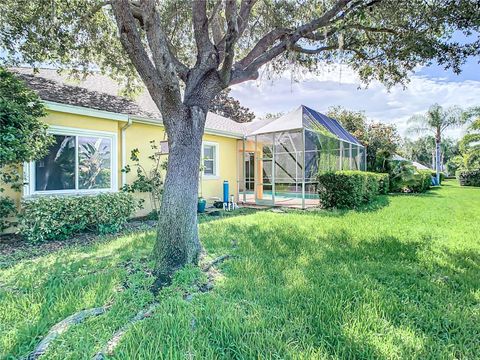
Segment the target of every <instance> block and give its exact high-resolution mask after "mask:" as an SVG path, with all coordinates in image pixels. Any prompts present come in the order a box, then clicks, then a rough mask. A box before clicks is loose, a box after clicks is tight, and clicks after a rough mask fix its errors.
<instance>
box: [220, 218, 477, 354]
mask: <svg viewBox="0 0 480 360" xmlns="http://www.w3.org/2000/svg"><path fill="white" fill-rule="evenodd" d="M232 226H235V227H236V230H235V231H236V233H237V234H238V233H240V234H242V236H241V238H242V239H243V242H242V241H241V242H240V244H241V245H240V248H239V250H238V254H239V260H238V261H236V262H232V263H229V264H226V265H225V266H224V270H225V272H226V274H227V280H226V282H225V284H224V286H223V289H222V292H221V295H222V296H225V300H226V299H227V298H228V300H227V301H231V302H232V303H235V304H242V303H245V304H254V305H252V306H254V307H255V314H256V317H255V324H256V325H255V326H254V327H255V328H256V331H257V333H256V336H257V337H259V338H265V339H268V338H269V336H270V335H271V333H272V332H274V333H275V334H276V336H280V337H281V343H283V344H291V343H295V344H296V345H295V347H294V348H295V349H296V350H295V351H297V352H298V353H299V354H303V355H306V356H310V355H312V353H311V351H312V348H316V349H321V350H322V351H321V354H322V355H326V356H327V357H333V358H392V357H398V358H448V357H452V356H453V357H457V358H470V357H475V356H476V355H475V354H478V351H479V350H480V346H479V344H478V342H477V340H478V339H477V334H478V331H480V328H479V326H478V320H479V317H478V312H477V311H476V310H475V309H476V308H477V307H478V299H477V298H476V297H475V293H476V292H478V290H479V284H478V278H480V269H479V264H480V257H479V254H478V253H477V252H475V251H473V250H472V251H455V252H452V251H447V252H442V254H441V255H439V254H436V253H435V252H434V251H432V249H431V246H432V244H431V241H429V239H424V238H423V239H410V240H399V239H398V238H397V237H395V236H390V235H387V234H381V233H380V234H377V235H375V236H374V238H372V240H371V241H361V242H358V241H356V240H355V236H354V234H352V233H349V232H348V231H346V230H344V229H338V230H333V231H329V232H327V233H326V234H323V235H320V236H314V237H312V233H311V232H309V231H308V230H305V229H301V228H299V227H296V226H294V225H292V227H290V228H285V227H282V226H275V227H272V228H269V229H268V230H267V229H265V228H264V227H262V226H261V225H257V224H254V225H251V226H247V227H245V226H243V228H242V225H232ZM241 228H242V229H241ZM305 239H308V241H305ZM237 306H241V305H237ZM475 314H476V315H475ZM232 326H233V325H232ZM235 326H244V327H245V328H251V326H250V325H249V324H248V318H245V319H243V320H239V321H238V322H237V323H236V324H235ZM212 331H215V330H213V329H212ZM222 331H228V330H225V329H223V330H222ZM236 341H239V342H242V341H243V340H242V339H236ZM275 345H276V346H279V345H278V344H274V343H270V344H269V343H265V344H263V346H264V347H263V348H262V347H260V348H258V347H257V350H256V351H257V352H256V353H253V354H252V353H248V356H252V355H253V356H259V357H262V356H266V354H270V355H272V356H275V355H279V356H281V355H284V356H287V357H288V356H289V355H288V354H289V352H291V351H292V348H288V346H283V347H282V348H277V350H276V351H278V353H276V352H275V351H273V352H272V348H271V347H272V346H275ZM217 346H219V347H220V348H227V349H228V348H229V346H230V347H231V344H230V345H229V344H227V343H219V344H217ZM251 346H253V345H252V344H248V343H243V344H236V346H235V348H236V349H238V348H244V349H246V348H249V347H251ZM290 354H291V355H293V354H294V352H293V353H290ZM317 354H318V353H317ZM230 355H232V356H234V353H232V354H230Z"/></svg>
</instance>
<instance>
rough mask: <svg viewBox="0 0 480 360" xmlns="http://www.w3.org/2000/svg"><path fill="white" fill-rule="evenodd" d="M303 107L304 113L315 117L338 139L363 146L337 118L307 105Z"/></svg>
mask: <svg viewBox="0 0 480 360" xmlns="http://www.w3.org/2000/svg"><path fill="white" fill-rule="evenodd" d="M303 107H304V108H305V110H306V113H308V114H309V115H310V116H311V117H312V118H313V119H315V120H316V121H317V122H318V123H320V125H322V126H323V127H324V128H325V129H327V130H328V131H329V132H330V133H332V134H333V135H335V136H336V137H337V138H338V139H340V140H343V141H346V142H350V143H352V144H357V145H360V146H363V145H362V144H360V142H359V141H358V140H357V139H356V138H355V137H354V136H353V135H352V134H350V133H349V132H348V131H347V130H345V129H344V128H343V126H342V125H340V123H339V122H338V121H337V120H335V119H332V118H330V117H328V116H326V115H323V114H321V113H319V112H317V111H315V110H313V109H310V108H309V107H306V106H303Z"/></svg>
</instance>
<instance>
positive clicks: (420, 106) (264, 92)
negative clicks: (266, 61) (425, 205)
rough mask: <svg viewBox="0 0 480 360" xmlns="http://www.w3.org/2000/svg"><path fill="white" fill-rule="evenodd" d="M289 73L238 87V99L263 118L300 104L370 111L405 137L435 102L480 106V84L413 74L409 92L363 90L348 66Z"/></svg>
mask: <svg viewBox="0 0 480 360" xmlns="http://www.w3.org/2000/svg"><path fill="white" fill-rule="evenodd" d="M295 79H296V80H297V81H293V80H292V76H291V73H285V74H283V75H282V76H280V77H279V78H277V79H275V80H267V79H265V78H264V79H261V80H257V81H251V82H247V83H243V84H240V85H237V86H234V87H233V88H232V95H233V96H234V97H236V98H237V99H238V100H240V102H241V103H242V105H244V106H247V107H249V108H250V109H252V110H253V111H254V112H255V113H256V114H257V116H262V115H264V114H266V113H276V112H280V111H283V112H287V111H289V110H292V109H294V108H296V107H297V106H299V105H300V104H303V105H307V106H309V107H312V108H314V109H316V110H318V111H320V112H325V111H326V110H327V109H328V108H329V107H330V106H333V105H341V106H343V107H345V108H347V109H352V110H364V111H365V112H366V114H367V116H368V117H369V118H370V119H372V120H376V121H381V122H385V123H395V124H396V125H397V127H398V129H399V131H400V133H401V134H402V135H405V130H406V127H407V124H406V122H407V120H408V118H409V117H410V116H411V115H413V114H415V113H422V112H425V111H426V110H427V109H428V107H429V106H430V105H432V104H434V103H439V104H440V105H442V106H452V105H459V106H461V107H469V106H474V105H477V106H478V105H480V81H474V80H466V81H462V82H451V81H450V82H449V81H445V79H441V78H427V77H425V76H412V78H411V81H410V83H409V84H408V85H407V88H406V89H403V87H401V86H397V87H394V88H392V89H390V91H387V89H386V88H385V87H384V86H383V85H382V84H380V83H372V84H370V86H369V87H368V88H367V89H364V88H363V89H359V86H360V85H361V84H360V81H359V79H358V77H357V76H356V74H355V73H354V72H353V71H352V70H351V69H349V68H347V67H340V66H335V67H330V68H327V69H326V70H325V71H323V72H321V73H318V74H311V73H310V74H302V75H298V74H296V75H295ZM461 133H462V131H461V130H458V129H457V130H451V131H449V133H447V134H448V135H450V136H455V137H457V136H459V135H461Z"/></svg>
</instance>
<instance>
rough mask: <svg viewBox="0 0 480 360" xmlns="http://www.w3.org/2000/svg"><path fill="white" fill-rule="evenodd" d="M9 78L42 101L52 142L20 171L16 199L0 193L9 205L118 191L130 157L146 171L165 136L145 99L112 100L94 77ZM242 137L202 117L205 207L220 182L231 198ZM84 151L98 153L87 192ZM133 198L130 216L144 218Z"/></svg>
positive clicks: (224, 123)
mask: <svg viewBox="0 0 480 360" xmlns="http://www.w3.org/2000/svg"><path fill="white" fill-rule="evenodd" d="M13 70H14V71H15V72H16V73H17V74H18V76H19V77H20V78H21V79H22V80H24V81H25V82H26V84H27V85H28V86H29V87H30V88H31V89H33V90H34V91H36V92H37V93H38V95H39V96H40V98H41V99H42V100H43V101H44V103H45V106H46V109H47V112H48V115H47V116H46V117H45V119H44V121H45V122H46V123H47V124H48V125H49V131H50V132H51V133H52V134H53V135H54V136H55V140H56V141H55V144H54V145H53V146H52V148H51V151H50V153H49V154H48V155H47V156H46V157H45V158H43V159H41V160H39V161H35V162H32V163H29V164H25V165H24V167H23V174H24V179H25V183H26V185H25V186H24V188H23V191H22V193H18V192H13V191H11V190H10V191H9V190H7V193H6V195H8V196H10V197H12V198H14V199H15V200H16V202H17V204H19V203H20V201H21V199H22V197H23V198H28V197H35V196H42V195H80V194H94V193H98V192H104V191H119V189H121V187H122V186H123V185H124V184H126V183H131V182H132V181H133V180H134V178H135V177H136V172H135V171H131V172H130V173H127V174H126V173H124V172H122V171H121V169H122V168H124V167H125V166H126V165H132V164H131V161H130V152H131V150H132V149H138V150H139V158H140V163H141V164H142V165H143V166H144V167H145V168H146V169H147V170H149V167H150V168H151V167H152V166H153V164H152V162H151V161H150V160H149V159H148V157H149V156H150V155H152V154H153V150H152V149H151V147H150V141H151V140H156V141H163V140H166V134H165V129H164V127H163V124H162V121H161V116H160V114H159V113H158V110H157V109H156V106H155V104H154V103H153V101H152V100H151V98H150V97H149V96H148V94H146V93H144V94H142V95H140V96H139V97H138V98H137V99H136V100H135V101H133V100H129V99H127V98H125V97H121V96H118V95H117V94H118V92H119V91H120V89H119V87H118V85H117V84H116V83H114V82H113V81H112V80H110V79H109V78H107V77H103V76H101V75H98V76H92V77H89V78H87V79H86V80H85V81H81V82H73V81H72V80H70V81H69V80H67V78H66V77H63V76H61V75H59V74H58V73H57V72H56V71H55V70H51V69H41V70H40V71H39V73H36V74H33V73H32V70H31V69H28V68H17V69H13ZM244 129H245V127H244V125H243V124H240V123H237V122H235V121H233V120H230V119H227V118H225V117H222V116H219V115H216V114H213V113H209V114H208V116H207V122H206V127H205V135H204V142H203V159H204V169H205V170H204V173H203V176H202V184H201V189H202V195H203V197H204V198H206V199H207V201H209V202H211V201H212V200H213V199H217V198H218V199H220V198H222V196H223V181H224V180H227V181H228V182H229V184H230V194H231V195H234V196H235V198H238V188H237V180H238V178H237V177H238V171H237V168H238V166H237V163H238V157H237V156H238V142H239V141H240V142H242V141H243V140H242V139H243V136H244ZM92 148H96V149H99V151H97V153H96V154H95V156H100V157H101V164H102V169H101V171H100V172H99V174H98V175H97V177H96V181H95V183H94V184H92V183H91V182H89V179H88V178H90V179H91V176H90V177H88V178H87V177H85V176H82V175H83V173H82V160H81V159H82V157H88V156H91V155H92V154H89V149H92ZM59 150H62V151H59ZM64 150H65V151H64ZM66 150H69V151H66ZM166 156H167V155H166ZM65 157H67V158H65ZM135 196H141V197H144V198H145V200H146V202H145V204H144V209H142V210H140V211H139V212H138V213H137V214H136V215H137V216H141V215H145V214H146V213H148V212H149V211H151V204H150V203H149V201H148V200H149V197H148V196H147V195H146V194H143V195H142V194H135Z"/></svg>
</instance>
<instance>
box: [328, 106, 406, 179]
mask: <svg viewBox="0 0 480 360" xmlns="http://www.w3.org/2000/svg"><path fill="white" fill-rule="evenodd" d="M327 115H328V116H330V117H332V118H334V119H336V120H338V121H340V123H341V124H342V126H343V127H345V129H346V130H348V131H349V132H350V133H351V134H352V135H354V136H355V137H356V138H357V139H358V140H359V141H360V142H361V143H362V144H363V145H364V146H366V148H367V170H368V171H374V172H380V173H381V172H386V167H385V163H386V161H387V159H388V158H389V157H391V156H392V155H393V154H395V153H396V152H397V150H398V148H399V146H400V140H401V138H400V135H399V134H398V131H397V128H396V126H395V125H393V124H384V123H381V122H373V121H369V120H368V119H367V116H366V115H365V113H364V112H363V111H352V110H347V109H344V108H342V107H341V106H334V107H331V108H329V110H328V112H327Z"/></svg>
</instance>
